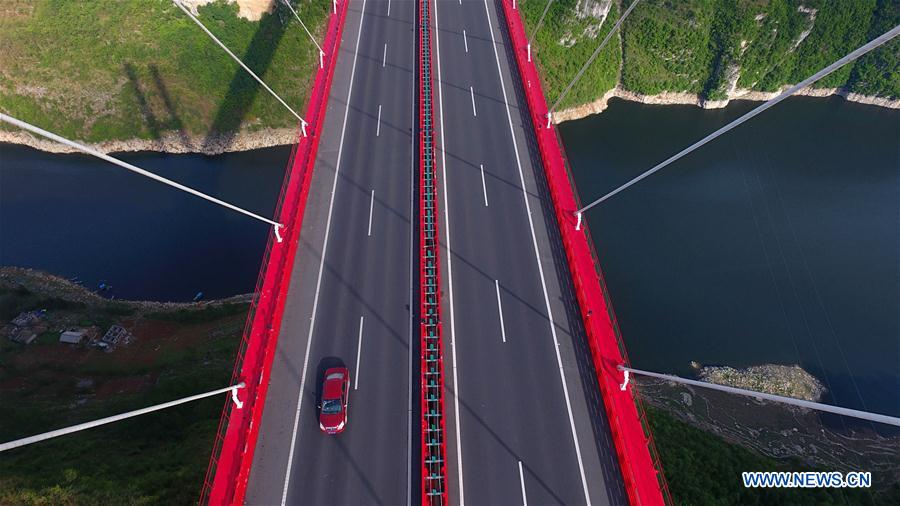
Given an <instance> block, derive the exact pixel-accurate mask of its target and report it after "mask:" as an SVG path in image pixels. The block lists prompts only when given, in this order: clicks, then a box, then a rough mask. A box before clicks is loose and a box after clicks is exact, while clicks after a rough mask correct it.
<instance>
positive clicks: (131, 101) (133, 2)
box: [0, 0, 331, 142]
mask: <svg viewBox="0 0 900 506" xmlns="http://www.w3.org/2000/svg"><path fill="white" fill-rule="evenodd" d="M294 3H295V5H296V8H297V9H298V10H299V12H300V15H301V16H302V19H303V20H304V22H305V23H306V24H307V26H308V27H309V28H310V30H311V31H312V32H313V34H314V35H317V36H320V35H321V31H322V30H323V29H324V21H325V20H326V18H327V13H328V12H329V10H330V6H331V2H330V1H329V0H295V2H294ZM199 14H200V16H199V18H200V20H201V21H202V22H203V23H204V25H205V26H206V27H207V28H209V30H210V31H212V32H213V33H214V34H215V35H216V36H217V37H219V39H220V40H222V42H223V43H224V44H225V45H226V46H228V47H229V48H230V49H231V50H232V51H233V52H234V53H235V54H236V55H237V56H238V57H240V58H241V59H242V60H243V61H244V62H245V63H246V64H247V65H248V66H249V67H250V68H252V69H253V70H254V71H256V72H257V73H258V74H260V76H261V77H262V78H263V79H264V80H265V81H266V82H267V84H269V85H270V86H271V87H272V88H273V89H274V90H275V91H276V92H277V93H279V94H280V95H281V97H282V98H283V99H284V100H285V101H286V102H287V103H288V104H290V105H291V106H292V107H293V108H294V109H295V110H297V111H298V112H301V114H302V110H303V107H304V105H305V103H306V100H307V96H308V91H309V90H308V88H309V84H310V82H311V80H312V78H313V77H314V76H315V70H316V67H317V65H318V50H317V49H316V47H315V45H314V44H313V43H312V41H311V40H310V39H309V37H308V36H307V35H306V33H305V32H304V31H303V29H302V28H301V27H300V25H299V24H298V23H297V22H296V20H294V19H293V16H292V15H291V13H290V12H289V11H288V10H287V9H286V8H285V7H284V6H283V5H280V2H279V6H277V7H276V8H275V9H274V11H273V13H272V14H263V16H262V19H260V20H259V21H248V20H246V19H243V18H240V17H239V16H238V6H237V5H236V4H233V3H231V4H229V3H226V1H225V0H217V1H215V2H214V3H211V4H209V5H204V6H202V7H200V8H199ZM0 110H2V111H4V112H6V113H7V114H10V115H13V116H15V117H18V118H20V119H22V120H25V121H28V122H31V123H34V124H36V125H38V126H41V127H43V128H46V129H48V130H51V131H54V132H57V133H59V134H61V135H64V136H67V137H74V138H77V139H83V140H87V141H92V142H96V141H101V140H124V139H133V138H143V139H155V138H159V137H160V136H161V135H163V134H165V133H167V132H173V133H174V132H177V133H180V134H182V135H189V136H193V137H203V136H206V135H207V134H210V133H213V134H215V133H233V132H235V131H238V130H239V129H245V130H254V129H259V128H263V127H293V126H295V124H296V119H295V118H294V117H293V116H292V115H291V114H290V113H289V112H288V111H287V110H285V109H284V107H283V106H281V105H280V104H279V103H278V102H277V101H276V100H275V99H274V98H272V97H271V96H269V95H268V93H267V92H266V91H265V90H263V89H262V88H261V87H260V86H259V85H258V84H257V83H256V82H255V81H254V80H253V79H252V78H251V77H250V76H249V75H247V74H246V72H244V71H243V70H242V69H241V68H240V67H239V66H238V65H237V63H235V62H234V61H233V60H232V59H231V58H230V57H229V56H228V55H227V54H226V53H225V52H224V51H222V49H221V48H219V47H218V46H217V45H216V44H215V43H214V42H213V41H212V40H211V39H210V38H209V37H208V36H207V35H206V34H205V33H203V32H202V31H201V30H200V28H199V27H197V26H196V25H195V24H194V23H193V22H192V21H191V20H190V19H189V18H188V17H187V16H185V15H184V13H182V12H181V11H180V10H179V9H178V8H177V7H176V6H174V5H173V4H172V2H171V1H170V0H120V1H116V2H67V1H64V0H35V1H31V0H2V1H0ZM0 128H8V127H0Z"/></svg>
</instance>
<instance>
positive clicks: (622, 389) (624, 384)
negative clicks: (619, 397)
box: [619, 366, 628, 392]
mask: <svg viewBox="0 0 900 506" xmlns="http://www.w3.org/2000/svg"><path fill="white" fill-rule="evenodd" d="M619 367H621V366H619ZM622 372H624V373H625V381H623V382H622V384H621V385H619V390H621V391H623V392H624V391H625V389H626V388H627V387H628V370H627V369H625V370H622Z"/></svg>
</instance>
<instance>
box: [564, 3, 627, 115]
mask: <svg viewBox="0 0 900 506" xmlns="http://www.w3.org/2000/svg"><path fill="white" fill-rule="evenodd" d="M640 1H641V0H634V2H631V5H629V6H628V9H626V10H625V12H624V13H623V14H622V17H620V18H619V20H618V21H616V24H615V25H613V27H612V29H611V30H610V31H609V33H607V34H606V37H604V38H603V42H601V43H600V45H599V46H597V49H595V50H594V53H593V54H592V55H591V57H590V58H588V60H587V62H585V64H584V65H583V66H582V67H581V70H579V71H578V73H577V74H575V78H574V79H572V81H571V82H570V83H569V85H568V86H566V89H564V90H563V92H562V93H560V94H559V96H558V97H556V101H555V102H553V107H551V108H550V110H549V111H548V112H547V113H548V114H550V113H552V112H553V111H555V110H556V108H557V107H559V104H560V103H562V101H563V99H564V98H566V95H567V94H568V93H569V91H570V90H571V89H572V87H573V86H575V83H577V82H578V80H579V79H581V76H582V75H583V74H584V73H585V71H587V69H588V67H590V66H591V64H592V63H594V60H596V59H597V56H598V55H600V51H601V50H602V49H603V47H604V46H606V43H607V42H609V39H611V38H612V36H613V34H614V33H616V30H618V29H619V27H620V26H621V25H622V22H623V21H625V18H627V17H628V15H629V14H631V11H632V10H634V7H635V6H636V5H637V4H638V2H640Z"/></svg>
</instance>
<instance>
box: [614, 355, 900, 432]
mask: <svg viewBox="0 0 900 506" xmlns="http://www.w3.org/2000/svg"><path fill="white" fill-rule="evenodd" d="M617 369H618V370H620V371H624V372H626V373H631V374H639V375H641V376H649V377H651V378H657V379H661V380H665V381H672V382H675V383H682V384H685V385H691V386H695V387H702V388H708V389H711V390H719V391H721V392H728V393H730V394H738V395H745V396H747V397H755V398H758V399H765V400H767V401H775V402H781V403H784V404H791V405H793V406H799V407H801V408H808V409H814V410H816V411H825V412H827V413H834V414H836V415H843V416H849V417H853V418H859V419H862V420H869V421H871V422H879V423H885V424H888V425H896V426H898V427H900V418H897V417H895V416H889V415H882V414H879V413H870V412H868V411H860V410H858V409H850V408H843V407H840V406H833V405H831V404H823V403H821V402H813V401H805V400H802V399H795V398H793V397H785V396H783V395H774V394H767V393H763V392H757V391H755V390H747V389H745V388H737V387H730V386H726V385H719V384H716V383H709V382H706V381H698V380H692V379H687V378H682V377H680V376H674V375H671V374H660V373H657V372H650V371H642V370H640V369H634V368H632V367H625V366H622V365H620V366H618V367H617ZM625 384H626V385H627V377H626V383H625Z"/></svg>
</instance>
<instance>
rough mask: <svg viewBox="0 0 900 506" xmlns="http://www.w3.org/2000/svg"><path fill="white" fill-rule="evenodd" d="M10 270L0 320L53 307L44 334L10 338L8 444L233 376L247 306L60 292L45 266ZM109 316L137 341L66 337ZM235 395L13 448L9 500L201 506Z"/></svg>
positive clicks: (5, 479) (2, 427) (2, 370)
mask: <svg viewBox="0 0 900 506" xmlns="http://www.w3.org/2000/svg"><path fill="white" fill-rule="evenodd" d="M0 271H2V272H0V324H5V323H6V322H8V321H9V320H10V319H11V318H13V317H14V316H15V315H17V314H19V313H20V312H23V311H32V310H41V309H43V310H45V311H46V312H45V313H44V317H43V323H42V326H44V327H45V328H46V330H45V331H43V332H42V333H41V334H40V335H39V336H38V337H37V338H36V339H35V340H34V342H32V343H31V344H28V345H24V344H19V343H15V342H12V341H10V340H8V339H7V338H6V337H5V336H2V337H0V399H3V406H4V407H3V409H2V410H0V441H4V442H5V441H10V440H14V439H18V438H21V437H26V436H30V435H33V434H39V433H42V432H45V431H49V430H54V429H59V428H62V427H67V426H69V425H73V424H76V423H82V422H86V421H89V420H95V419H98V418H102V417H106V416H111V415H114V414H118V413H123V412H126V411H130V410H134V409H139V408H143V407H147V406H152V405H154V404H159V403H162V402H167V401H171V400H174V399H179V398H182V397H186V396H189V395H194V394H197V393H201V392H205V391H210V390H214V389H218V388H222V387H223V386H226V385H227V384H228V382H229V381H230V378H231V371H232V367H233V364H234V356H235V350H236V348H237V346H238V343H239V342H240V336H241V329H242V328H243V325H244V321H245V319H246V313H247V310H248V305H247V304H246V303H200V304H179V305H176V306H175V307H174V308H166V307H165V306H166V305H165V304H155V303H150V304H142V303H127V302H119V301H116V302H112V301H106V300H104V299H101V298H99V297H79V296H78V293H79V291H78V290H66V289H60V287H61V286H62V287H63V288H65V285H67V284H69V283H67V282H65V281H64V280H61V279H59V278H55V277H53V276H49V275H46V274H41V273H36V272H33V271H26V270H24V269H15V268H3V269H2V270H0ZM47 279H51V280H53V282H52V284H47V283H46V280H47ZM20 282H21V283H22V284H19V283H20ZM111 324H117V325H122V326H124V327H125V328H127V329H128V331H129V332H131V333H132V334H133V335H134V339H133V340H132V342H131V343H129V344H124V345H120V346H118V347H117V348H116V349H115V350H114V351H113V352H111V353H105V352H103V351H102V350H100V349H98V348H95V347H93V346H90V345H87V344H82V345H77V346H73V345H68V344H61V343H60V342H59V336H60V334H59V331H60V330H61V329H65V328H73V327H77V328H90V327H94V326H96V327H97V328H98V329H99V330H100V332H101V335H102V333H103V332H105V331H106V329H107V328H109V326H110V325H111ZM0 327H2V325H0ZM6 331H7V329H0V334H5V333H6ZM226 399H227V397H226V396H225V395H224V394H223V395H221V396H215V397H209V398H206V399H203V400H200V401H196V402H191V403H188V404H184V405H182V406H178V407H174V408H170V409H167V410H164V411H160V412H157V413H151V414H146V415H142V416H139V417H136V418H133V419H129V420H125V421H120V422H115V423H112V424H109V425H104V426H101V427H96V428H92V429H88V430H85V431H82V432H78V433H76V434H69V435H66V436H61V437H58V438H55V439H51V440H48V441H44V442H40V443H36V444H32V445H28V446H24V447H21V448H16V449H14V450H8V451H6V452H3V453H2V454H0V455H2V457H0V504H4V505H7V504H9V505H19V504H23V505H72V504H167V505H168V504H196V501H197V498H198V496H199V493H200V488H201V485H202V483H203V478H204V475H205V473H206V468H207V465H208V463H209V457H210V454H211V452H212V447H213V439H214V437H215V433H216V429H217V427H218V424H219V417H220V414H221V411H222V406H223V403H224V402H226Z"/></svg>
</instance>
